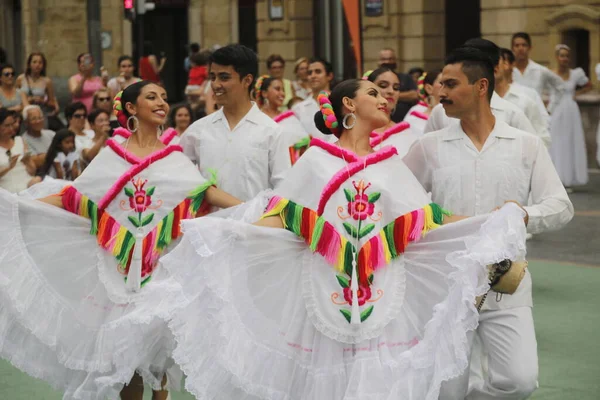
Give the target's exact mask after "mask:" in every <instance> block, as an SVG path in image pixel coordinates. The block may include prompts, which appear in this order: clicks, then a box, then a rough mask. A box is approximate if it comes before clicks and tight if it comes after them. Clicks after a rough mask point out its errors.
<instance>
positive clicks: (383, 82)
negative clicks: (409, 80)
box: [363, 67, 419, 157]
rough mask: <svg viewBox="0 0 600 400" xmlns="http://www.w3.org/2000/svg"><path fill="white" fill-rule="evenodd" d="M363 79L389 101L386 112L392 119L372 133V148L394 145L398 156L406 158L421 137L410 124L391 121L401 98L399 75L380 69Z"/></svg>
mask: <svg viewBox="0 0 600 400" xmlns="http://www.w3.org/2000/svg"><path fill="white" fill-rule="evenodd" d="M363 79H365V80H368V81H370V82H373V83H374V84H375V85H377V87H379V90H380V91H381V95H382V96H383V97H385V99H386V100H387V104H386V107H385V112H386V114H388V116H389V117H390V119H389V121H388V123H387V124H386V125H385V126H383V127H381V128H378V129H375V130H374V131H373V132H371V146H372V147H377V146H379V147H381V146H384V145H392V146H394V147H395V148H396V150H397V151H398V155H399V156H400V157H404V156H405V155H406V153H408V149H410V146H412V144H413V143H414V142H415V141H416V140H417V139H419V135H417V134H416V133H415V132H414V130H413V129H412V126H411V125H410V124H409V123H408V122H400V123H395V122H394V121H392V119H391V115H392V114H393V113H394V108H395V107H396V104H397V103H398V98H399V97H400V80H399V79H398V75H396V73H395V72H393V71H392V70H391V69H389V68H386V67H380V68H377V69H376V70H374V71H369V72H367V73H366V74H365V75H364V76H363ZM379 147H377V148H379Z"/></svg>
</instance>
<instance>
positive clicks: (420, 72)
mask: <svg viewBox="0 0 600 400" xmlns="http://www.w3.org/2000/svg"><path fill="white" fill-rule="evenodd" d="M415 72H418V73H419V76H421V75H423V73H424V72H425V70H424V69H423V68H421V67H412V68H411V69H409V70H408V74H409V75H412V74H414V73H415Z"/></svg>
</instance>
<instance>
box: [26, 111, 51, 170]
mask: <svg viewBox="0 0 600 400" xmlns="http://www.w3.org/2000/svg"><path fill="white" fill-rule="evenodd" d="M23 121H25V132H24V133H23V139H24V140H25V143H27V147H28V148H29V152H30V153H31V158H32V159H33V163H34V164H35V167H36V168H37V169H38V170H39V168H40V167H41V166H42V165H43V164H44V160H45V159H46V152H47V151H48V148H49V147H50V143H52V138H53V137H54V135H55V133H54V131H51V130H48V129H44V115H43V113H42V109H41V108H40V106H38V105H37V104H32V105H28V106H25V108H24V109H23Z"/></svg>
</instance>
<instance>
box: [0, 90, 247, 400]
mask: <svg viewBox="0 0 600 400" xmlns="http://www.w3.org/2000/svg"><path fill="white" fill-rule="evenodd" d="M115 110H116V112H117V119H118V121H119V123H120V124H121V126H122V127H123V128H120V129H117V130H116V131H115V137H114V138H112V139H109V140H108V141H107V142H106V147H105V148H104V149H102V150H101V151H100V152H99V154H98V155H97V156H96V157H94V159H93V160H92V162H91V163H90V164H89V165H88V167H87V168H86V170H85V171H84V172H83V173H82V174H81V175H80V176H79V177H78V178H77V179H75V180H74V181H73V182H68V183H67V184H68V186H66V187H64V188H63V189H62V190H61V191H60V193H59V194H56V195H53V196H49V197H46V198H44V199H42V202H39V201H32V200H27V199H24V198H18V197H14V196H11V195H9V194H8V193H7V192H4V191H1V190H0V210H2V211H0V238H1V239H2V243H3V245H2V246H0V253H1V254H3V255H5V256H6V257H4V256H3V257H2V258H1V259H0V296H1V298H2V303H3V307H2V309H1V310H0V331H2V332H4V333H5V335H4V337H3V340H2V341H1V343H0V356H1V357H3V358H6V359H8V360H11V361H13V362H15V360H16V361H17V362H16V363H15V365H16V366H18V367H19V368H20V369H22V370H23V371H25V372H27V373H29V374H31V375H33V376H35V377H37V378H41V379H43V380H45V381H47V382H49V383H50V384H52V385H53V386H54V387H56V388H59V389H61V390H62V391H64V397H63V398H65V399H74V398H77V399H99V398H103V399H104V398H110V399H115V398H117V397H119V396H120V397H121V399H139V398H141V397H142V396H143V389H144V385H143V383H146V384H148V385H150V386H151V387H152V389H153V390H154V393H153V399H163V400H164V399H166V397H167V396H168V391H167V390H168V389H177V388H178V386H179V384H180V379H181V373H180V371H179V368H178V367H177V366H176V365H175V364H174V363H173V360H172V358H171V351H172V349H173V347H174V341H173V337H172V335H171V334H170V333H169V330H168V328H167V325H166V322H165V321H164V320H162V319H159V318H158V317H157V316H158V313H159V310H155V311H154V312H152V313H144V314H139V313H135V311H136V308H137V306H136V305H135V304H134V302H135V301H137V300H139V299H141V298H143V296H144V292H145V291H146V290H148V289H149V288H150V287H152V286H153V285H155V284H158V283H159V282H161V281H162V280H165V279H166V276H167V275H166V273H165V271H164V270H163V269H162V268H161V267H160V260H161V257H162V256H163V255H164V254H165V253H167V252H169V251H170V250H171V248H172V247H173V246H174V245H175V244H176V243H177V242H178V241H179V239H180V236H181V235H182V230H181V227H180V222H181V221H182V220H185V219H191V218H195V217H196V215H197V214H198V213H199V212H200V211H201V210H202V209H203V207H205V206H209V205H212V206H217V207H221V208H225V207H230V206H234V205H237V204H239V203H240V201H239V200H238V199H236V198H234V197H232V196H230V195H228V194H226V193H224V192H222V191H220V190H219V189H217V188H215V187H214V176H213V177H207V178H208V179H207V178H205V177H203V176H202V175H201V174H200V173H199V172H198V169H197V168H196V167H195V166H194V164H193V163H192V162H191V161H190V160H189V159H188V158H187V157H186V156H185V155H183V153H182V149H181V147H180V146H179V145H176V144H172V143H171V140H172V139H173V138H174V137H176V136H177V133H176V132H175V130H173V129H168V130H166V131H165V132H162V129H161V126H162V125H163V124H164V123H165V122H166V119H167V115H168V113H169V105H168V103H167V101H166V92H165V90H164V89H163V88H162V87H160V86H158V85H156V84H154V83H151V82H147V81H143V82H139V83H135V84H132V85H130V86H128V87H127V88H126V89H125V90H124V91H123V92H121V93H120V94H119V95H118V96H117V97H116V98H115ZM50 205H53V206H55V207H51V206H50ZM166 293H167V292H164V293H162V294H161V298H166V297H165V296H166ZM142 380H143V382H142Z"/></svg>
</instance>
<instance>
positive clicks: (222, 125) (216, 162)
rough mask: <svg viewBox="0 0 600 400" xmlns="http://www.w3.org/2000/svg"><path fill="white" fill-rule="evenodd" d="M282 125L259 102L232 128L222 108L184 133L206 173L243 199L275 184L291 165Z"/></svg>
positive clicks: (192, 156) (191, 154) (185, 146)
mask: <svg viewBox="0 0 600 400" xmlns="http://www.w3.org/2000/svg"><path fill="white" fill-rule="evenodd" d="M284 139H285V138H284V136H283V133H282V130H281V127H279V126H278V125H277V123H276V122H275V121H273V120H272V119H271V118H269V117H268V116H267V115H266V114H264V113H263V112H262V111H260V110H259V109H258V107H257V106H256V104H255V103H253V104H252V108H251V109H250V111H249V112H248V113H247V114H246V116H245V117H244V118H242V120H241V121H240V122H239V123H238V125H237V126H236V127H235V128H234V129H233V130H231V129H230V128H229V123H228V122H227V118H226V117H225V114H224V113H223V109H222V108H221V109H220V110H218V111H215V112H214V113H213V114H210V115H208V116H206V117H204V118H202V119H200V120H198V121H196V122H194V123H193V124H192V125H191V126H190V127H189V128H188V129H187V130H186V131H185V132H184V134H183V135H182V136H181V141H180V144H181V146H182V147H183V151H184V153H185V154H186V155H187V156H188V157H189V158H190V159H191V160H192V161H194V162H195V163H197V164H198V167H199V169H200V172H201V173H202V175H203V176H205V177H210V176H211V170H213V171H215V172H216V173H217V186H218V187H219V188H220V189H222V190H224V191H225V192H227V193H229V194H231V195H233V196H235V197H237V198H239V199H240V200H242V201H247V200H250V199H252V198H253V197H254V196H256V195H257V194H258V193H260V192H261V191H263V190H265V189H269V188H274V187H275V186H276V185H277V184H278V183H279V181H280V180H281V179H282V178H283V175H284V173H285V172H286V171H287V170H288V169H289V168H290V167H291V164H290V157H289V150H288V147H287V146H286V143H285V141H284Z"/></svg>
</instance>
